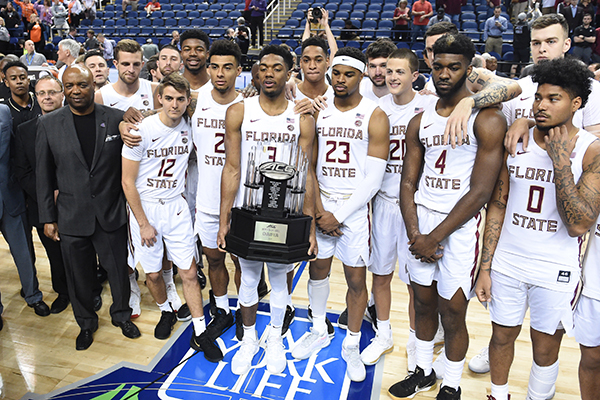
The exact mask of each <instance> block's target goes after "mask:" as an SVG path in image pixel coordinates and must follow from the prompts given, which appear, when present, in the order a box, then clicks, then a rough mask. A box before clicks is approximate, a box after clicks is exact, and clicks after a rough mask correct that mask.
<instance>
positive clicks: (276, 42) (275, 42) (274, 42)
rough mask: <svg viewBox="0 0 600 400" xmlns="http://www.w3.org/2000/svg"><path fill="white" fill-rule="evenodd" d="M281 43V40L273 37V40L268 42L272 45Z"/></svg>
mask: <svg viewBox="0 0 600 400" xmlns="http://www.w3.org/2000/svg"><path fill="white" fill-rule="evenodd" d="M281 43H282V42H281V40H279V39H273V40H271V42H270V43H269V44H272V45H274V46H279V45H280V44H281Z"/></svg>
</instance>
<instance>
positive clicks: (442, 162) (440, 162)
mask: <svg viewBox="0 0 600 400" xmlns="http://www.w3.org/2000/svg"><path fill="white" fill-rule="evenodd" d="M446 151H447V150H443V151H442V154H440V156H439V157H438V159H437V161H436V162H435V167H436V168H437V169H439V170H440V175H443V174H444V170H445V169H446Z"/></svg>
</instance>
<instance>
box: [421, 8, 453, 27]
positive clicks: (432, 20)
mask: <svg viewBox="0 0 600 400" xmlns="http://www.w3.org/2000/svg"><path fill="white" fill-rule="evenodd" d="M442 21H446V22H452V20H451V19H450V17H449V16H447V15H446V12H445V11H444V8H443V7H440V8H438V10H437V14H436V15H434V16H433V17H431V18H429V22H428V23H427V28H429V27H430V26H431V25H433V24H437V23H438V22H442Z"/></svg>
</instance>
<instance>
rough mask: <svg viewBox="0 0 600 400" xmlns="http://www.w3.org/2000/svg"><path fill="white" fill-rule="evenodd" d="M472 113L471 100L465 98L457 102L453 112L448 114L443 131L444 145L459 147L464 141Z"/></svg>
mask: <svg viewBox="0 0 600 400" xmlns="http://www.w3.org/2000/svg"><path fill="white" fill-rule="evenodd" d="M472 112H473V99H471V98H469V97H465V98H464V99H462V100H461V101H459V102H458V104H457V105H456V107H455V108H454V111H452V113H451V114H450V117H449V118H448V122H447V123H446V129H445V130H444V138H443V143H444V144H450V145H451V146H452V148H453V149H454V148H456V146H457V145H458V146H460V145H461V144H463V143H464V141H465V140H466V137H467V135H468V132H467V130H468V129H469V118H470V117H471V113H472Z"/></svg>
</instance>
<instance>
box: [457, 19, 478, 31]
mask: <svg viewBox="0 0 600 400" xmlns="http://www.w3.org/2000/svg"><path fill="white" fill-rule="evenodd" d="M460 29H461V30H463V31H477V22H475V21H464V22H463V23H461V26H460Z"/></svg>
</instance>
